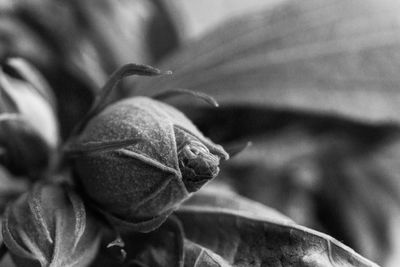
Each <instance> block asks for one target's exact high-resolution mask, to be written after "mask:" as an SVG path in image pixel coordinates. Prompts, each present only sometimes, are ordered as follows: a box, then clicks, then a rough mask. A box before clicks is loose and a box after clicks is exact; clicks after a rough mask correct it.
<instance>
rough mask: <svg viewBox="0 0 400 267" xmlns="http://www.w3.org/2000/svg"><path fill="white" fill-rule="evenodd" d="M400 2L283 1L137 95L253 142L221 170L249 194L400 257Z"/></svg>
mask: <svg viewBox="0 0 400 267" xmlns="http://www.w3.org/2000/svg"><path fill="white" fill-rule="evenodd" d="M399 13H400V6H399V3H398V2H397V1H393V0H384V1H379V2H378V1H359V0H352V1H340V0H324V1H314V0H307V1H284V2H282V3H281V4H279V5H276V6H275V7H273V8H271V9H268V10H264V11H261V12H256V13H254V14H252V15H250V16H243V17H242V18H239V19H235V20H232V21H231V22H229V23H226V24H224V25H221V26H219V27H218V28H217V29H215V30H214V31H213V32H211V33H209V34H208V35H205V36H204V37H203V38H202V39H201V40H199V41H198V42H195V43H193V44H192V45H191V46H188V47H187V48H186V49H184V50H182V51H180V52H179V53H175V54H174V55H172V56H170V57H169V58H168V59H167V60H165V61H164V62H163V64H162V65H161V66H168V68H169V69H171V70H173V71H174V75H173V76H171V77H159V78H157V79H154V80H146V81H143V82H142V83H140V84H139V87H140V88H141V89H142V90H141V91H140V92H139V93H141V94H144V95H147V94H150V95H151V94H154V93H155V92H160V91H163V90H167V89H171V88H187V89H191V90H195V91H200V92H205V93H209V94H211V95H213V96H214V97H215V98H216V99H217V100H218V101H219V103H220V108H219V109H211V108H205V107H204V106H202V105H201V102H194V101H193V102H190V101H188V100H187V99H181V98H176V99H173V100H171V103H173V104H176V105H177V106H179V107H181V108H182V109H183V110H184V111H185V112H186V114H188V115H189V117H191V118H192V119H193V120H194V121H195V123H196V124H197V125H199V127H200V128H201V130H202V131H203V132H205V133H206V135H208V136H210V138H212V139H213V140H215V141H217V142H220V143H222V144H225V145H227V147H228V148H229V146H233V147H235V146H237V145H238V144H245V143H246V142H248V141H251V142H252V143H253V146H252V147H250V148H248V150H247V151H244V152H243V154H242V155H238V157H237V158H236V159H235V158H234V159H233V160H232V161H230V162H228V163H227V164H226V166H225V168H223V170H224V173H223V174H222V176H223V177H224V179H225V181H226V182H227V183H229V184H231V186H232V187H233V188H235V189H236V190H237V191H238V192H240V193H241V194H244V195H246V196H247V197H250V198H253V199H255V200H258V201H261V202H263V203H265V204H267V205H269V206H272V207H276V208H278V209H279V210H281V211H282V212H284V213H285V214H287V215H289V216H291V217H292V218H294V219H295V220H296V221H297V222H299V223H301V224H304V225H308V226H310V227H313V228H317V229H320V230H322V231H325V232H328V233H330V234H332V235H334V236H336V237H337V238H339V239H340V240H343V241H344V242H345V243H346V244H349V245H351V246H352V247H353V248H355V249H356V250H358V251H360V252H361V253H362V254H364V255H366V256H368V257H369V258H371V259H375V260H377V261H378V262H380V263H382V264H384V265H385V266H396V262H398V257H397V256H396V255H397V254H398V253H397V252H396V251H398V247H399V246H398V243H399V241H398V240H397V239H398V238H397V237H396V236H397V235H396V234H393V233H395V232H396V228H398V218H399V209H400V202H399V196H400V191H399V179H400V175H399V174H398V173H399V172H398V167H397V165H399V163H400V161H399V158H398V156H397V152H396V151H397V149H396V147H398V143H399V142H398V136H397V134H398V126H397V124H398V122H399V118H400V116H399V108H398V107H399V102H398V100H399V94H400V91H399V90H398V88H399V85H400V83H399V82H398V79H397V73H398V72H399V70H400V65H399V64H398V60H397V58H398V55H399V51H400V42H399V39H398V36H399V34H398V33H399V32H400V24H399V22H398V15H399Z"/></svg>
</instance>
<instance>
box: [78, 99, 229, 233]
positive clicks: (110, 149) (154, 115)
mask: <svg viewBox="0 0 400 267" xmlns="http://www.w3.org/2000/svg"><path fill="white" fill-rule="evenodd" d="M77 151H78V152H79V153H78V154H79V157H76V158H75V169H76V172H77V174H78V176H79V182H80V183H81V184H82V185H83V187H84V190H85V191H86V192H87V194H88V195H89V196H90V198H91V199H92V200H93V201H94V202H95V203H96V204H97V206H98V207H99V208H100V209H102V210H103V211H106V212H108V213H110V214H112V215H113V216H114V217H115V218H118V219H121V220H123V221H126V222H129V223H130V224H131V229H132V230H137V231H143V232H147V231H151V230H154V229H155V228H157V227H158V226H159V225H160V224H161V223H162V222H163V221H164V220H165V219H166V218H167V216H168V215H169V214H170V213H171V212H172V211H173V210H175V209H176V208H177V207H178V206H179V204H180V203H181V202H182V201H183V200H185V199H187V198H188V196H189V195H190V193H191V192H194V191H196V190H198V189H199V188H200V187H201V186H202V185H203V184H205V183H206V182H207V181H209V180H211V179H212V178H214V177H215V176H216V175H217V174H218V172H219V162H220V160H221V159H222V160H225V159H227V158H228V154H227V153H226V152H225V151H224V149H223V148H222V147H221V146H219V145H216V144H214V143H213V142H211V141H210V140H209V139H207V138H206V137H204V136H203V135H202V134H201V133H200V132H199V131H198V130H197V128H196V127H195V126H194V125H193V123H192V122H191V121H190V120H189V119H187V118H186V116H185V115H184V114H183V113H181V112H180V111H178V110H176V109H175V108H173V107H171V106H169V105H167V104H165V103H162V102H159V101H156V100H153V99H150V98H145V97H133V98H128V99H125V100H122V101H119V102H117V103H115V104H113V105H111V106H109V107H107V108H106V109H105V110H103V111H102V112H101V113H100V114H98V115H97V116H95V117H94V118H93V119H92V120H90V121H89V123H88V124H87V126H86V127H85V129H84V130H83V132H82V134H81V135H80V137H79V138H78V140H77V142H75V152H77Z"/></svg>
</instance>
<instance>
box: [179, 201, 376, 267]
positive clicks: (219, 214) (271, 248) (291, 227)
mask: <svg viewBox="0 0 400 267" xmlns="http://www.w3.org/2000/svg"><path fill="white" fill-rule="evenodd" d="M230 199H232V200H233V201H240V200H237V199H236V198H230ZM176 215H177V216H178V218H179V219H180V220H181V222H182V224H183V228H184V231H185V235H186V237H187V238H188V239H189V240H191V241H194V242H196V243H198V244H200V245H201V246H204V247H205V248H207V249H210V250H211V251H213V252H215V253H217V254H218V255H220V256H221V257H222V258H224V259H225V260H226V261H227V262H228V263H229V264H231V265H233V266H262V265H268V266H280V265H283V266H286V265H288V266H289V265H295V266H297V265H298V266H377V265H375V264H374V263H372V262H370V261H368V260H366V259H365V258H363V257H361V256H360V255H358V254H357V253H356V252H354V251H353V250H351V249H350V248H348V247H346V246H345V245H343V244H342V243H340V242H339V241H337V240H335V239H333V238H332V237H330V236H328V235H325V234H322V233H320V232H317V231H314V230H311V229H308V228H306V227H303V226H299V225H296V224H294V223H292V222H288V221H287V220H282V218H277V217H271V219H267V218H266V217H264V218H263V217H260V216H253V215H251V214H248V213H247V214H246V213H245V212H242V211H236V210H234V209H221V208H219V207H217V208H211V207H202V205H201V204H200V205H198V206H196V207H194V206H191V205H189V206H183V207H181V209H179V210H178V211H177V212H176ZM205 233H207V234H205Z"/></svg>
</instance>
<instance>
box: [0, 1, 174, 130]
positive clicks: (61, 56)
mask: <svg viewBox="0 0 400 267" xmlns="http://www.w3.org/2000/svg"><path fill="white" fill-rule="evenodd" d="M0 9H1V10H0V11H1V13H0V32H1V35H0V36H1V42H0V59H1V58H3V57H5V56H10V55H11V56H19V57H22V58H24V59H26V60H29V61H30V62H31V63H33V64H34V65H35V66H36V67H37V68H39V69H40V70H41V71H42V72H43V74H44V75H45V77H46V79H47V80H48V81H49V82H50V84H51V86H52V88H53V89H54V91H55V94H56V96H57V99H58V102H59V103H58V104H59V109H58V111H59V117H60V120H61V126H62V133H63V136H64V137H65V136H66V135H67V134H68V132H69V131H70V130H71V128H72V127H73V125H74V124H75V123H76V122H77V120H78V119H79V118H80V117H81V116H82V114H84V112H86V111H87V108H88V107H89V106H90V103H91V101H92V100H93V95H94V93H95V92H96V91H97V90H98V89H99V88H100V86H101V85H103V83H104V82H105V81H106V79H107V76H108V75H110V74H111V73H112V72H113V71H114V70H115V69H116V68H118V67H120V66H121V65H123V64H125V63H129V62H136V63H146V64H150V63H153V62H155V61H156V60H159V59H160V58H162V57H163V56H164V55H165V54H166V53H167V52H170V51H171V50H173V49H175V48H177V47H178V46H179V44H180V37H179V36H180V35H179V33H178V32H177V31H176V30H175V28H174V27H173V25H174V22H173V21H172V19H171V16H170V12H172V11H170V10H171V9H173V6H172V5H169V6H168V9H167V7H166V6H165V5H164V4H163V3H162V2H161V1H156V0H154V1H143V0H134V1H132V0H117V1H108V0H100V1H78V0H71V1H60V0H56V1H49V0H40V1H29V0H28V1H26V0H17V1H14V0H5V1H2V3H1V5H0Z"/></svg>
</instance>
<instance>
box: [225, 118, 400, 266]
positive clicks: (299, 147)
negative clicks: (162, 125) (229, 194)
mask: <svg viewBox="0 0 400 267" xmlns="http://www.w3.org/2000/svg"><path fill="white" fill-rule="evenodd" d="M239 121H240V120H239ZM327 123H328V125H330V126H331V127H327V125H325V124H324V123H316V124H315V127H310V125H309V124H307V123H304V121H303V122H302V123H301V122H299V123H297V124H296V123H294V124H289V125H291V126H286V127H284V128H277V130H276V132H274V131H273V130H270V131H269V132H268V131H265V133H262V132H261V133H259V134H258V135H250V137H248V138H251V140H252V142H253V146H250V147H249V148H247V149H246V150H245V151H243V152H242V153H240V154H239V155H237V156H236V157H235V158H233V159H232V160H231V161H229V162H227V163H226V164H225V166H224V168H222V172H221V176H220V178H219V179H221V178H222V180H224V181H225V182H227V183H229V184H230V185H231V186H232V187H233V188H234V189H235V190H237V191H238V192H239V193H240V194H243V195H245V196H247V197H249V198H252V199H254V200H257V201H260V202H262V203H264V204H266V205H268V206H271V207H274V208H277V209H278V210H279V211H281V212H283V213H284V214H286V215H288V216H290V217H291V218H293V219H294V220H295V221H296V222H298V223H300V224H302V225H306V226H308V227H312V228H314V229H318V230H320V231H323V232H326V233H328V234H330V235H333V236H334V237H336V238H338V239H339V240H342V241H343V242H344V243H346V244H347V245H350V246H351V247H353V248H354V249H356V250H357V251H359V252H360V253H362V254H363V255H365V256H367V257H368V258H370V259H373V260H375V261H377V262H380V263H382V264H384V266H397V265H396V264H395V263H393V264H392V265H387V264H389V262H396V261H395V259H397V263H398V262H399V261H398V260H399V259H398V257H397V255H398V249H399V245H398V244H399V240H398V235H396V234H392V233H393V232H396V231H397V230H396V229H397V228H398V223H399V221H398V218H399V215H400V206H399V202H400V186H399V179H400V177H399V173H400V172H399V170H398V166H400V165H399V163H400V162H399V151H400V149H399V144H400V142H399V141H400V139H399V136H398V135H397V134H396V133H393V132H392V131H390V130H389V131H387V130H388V129H386V130H385V129H382V128H375V127H368V126H365V125H357V124H351V123H349V122H347V123H345V122H342V124H338V125H336V126H335V123H333V121H332V120H329V121H327ZM329 123H330V124H329ZM339 125H342V126H343V127H338V126H339ZM318 126H319V127H320V128H318ZM243 128H244V127H243ZM362 133H365V134H364V136H363V135H362ZM245 140H246V139H245Z"/></svg>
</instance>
